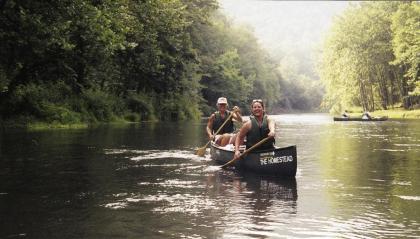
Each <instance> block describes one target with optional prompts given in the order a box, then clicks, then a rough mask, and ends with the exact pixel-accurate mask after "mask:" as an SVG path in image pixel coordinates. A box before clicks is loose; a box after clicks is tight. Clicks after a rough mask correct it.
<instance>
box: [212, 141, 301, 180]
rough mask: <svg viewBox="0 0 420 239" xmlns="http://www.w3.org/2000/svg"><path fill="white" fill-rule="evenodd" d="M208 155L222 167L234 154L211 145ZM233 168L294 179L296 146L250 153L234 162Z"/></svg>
mask: <svg viewBox="0 0 420 239" xmlns="http://www.w3.org/2000/svg"><path fill="white" fill-rule="evenodd" d="M210 154H211V158H212V159H213V161H215V162H216V163H217V164H220V165H223V164H225V163H227V162H228V161H230V160H231V159H232V158H233V155H234V152H233V151H232V150H227V149H224V148H221V147H218V146H217V145H215V144H212V145H211V149H210ZM233 166H235V168H237V169H238V170H246V171H250V172H254V173H257V174H262V175H272V176H279V177H295V176H296V169H297V153H296V146H289V147H285V148H275V149H274V150H264V151H256V152H251V153H249V154H248V155H246V156H245V157H243V158H241V159H239V160H237V161H235V163H234V164H233Z"/></svg>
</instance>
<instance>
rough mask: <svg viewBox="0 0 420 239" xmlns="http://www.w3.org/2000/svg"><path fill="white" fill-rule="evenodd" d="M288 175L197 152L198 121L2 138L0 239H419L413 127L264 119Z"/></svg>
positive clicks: (418, 127)
mask: <svg viewBox="0 0 420 239" xmlns="http://www.w3.org/2000/svg"><path fill="white" fill-rule="evenodd" d="M273 118H274V119H275V121H276V144H277V145H278V146H288V145H296V146H297V152H298V171H297V175H296V178H295V179H276V178H266V177H259V176H255V175H248V174H246V173H240V172H236V171H233V170H221V169H220V168H219V167H217V166H215V165H213V163H212V161H211V159H210V158H209V153H207V155H206V157H204V158H202V157H198V156H196V155H195V149H196V148H197V147H201V146H203V145H204V144H205V143H206V142H207V141H206V140H207V139H206V137H205V131H204V127H205V122H204V121H203V122H178V123H174V122H172V123H168V122H162V123H139V124H126V125H112V124H109V125H103V126H98V127H94V128H89V129H70V130H69V129H66V130H38V131H28V130H18V129H6V130H3V131H1V132H0V238H310V237H318V238H419V237H420V120H388V121H385V122H334V121H333V120H332V117H330V116H329V115H326V114H300V115H298V114H293V115H276V116H273Z"/></svg>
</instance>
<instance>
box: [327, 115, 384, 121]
mask: <svg viewBox="0 0 420 239" xmlns="http://www.w3.org/2000/svg"><path fill="white" fill-rule="evenodd" d="M385 120H388V117H387V116H383V117H374V118H371V119H362V118H361V117H360V118H359V117H347V118H346V117H334V121H385Z"/></svg>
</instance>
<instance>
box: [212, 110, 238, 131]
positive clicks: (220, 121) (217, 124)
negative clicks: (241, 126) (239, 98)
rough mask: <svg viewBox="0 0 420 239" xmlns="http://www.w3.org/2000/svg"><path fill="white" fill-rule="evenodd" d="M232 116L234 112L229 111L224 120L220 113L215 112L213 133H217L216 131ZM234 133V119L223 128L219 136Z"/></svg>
mask: <svg viewBox="0 0 420 239" xmlns="http://www.w3.org/2000/svg"><path fill="white" fill-rule="evenodd" d="M230 114H232V112H230V111H227V110H226V112H225V118H223V119H222V116H221V115H220V112H219V111H216V112H214V115H215V117H214V120H213V126H212V132H213V133H216V131H217V130H218V129H219V128H220V126H222V124H223V123H224V122H225V120H226V119H227V118H228V117H229V116H230ZM233 131H234V127H233V120H232V117H231V118H230V119H229V121H228V122H226V124H225V125H224V126H223V128H222V129H221V130H220V131H219V133H218V134H224V133H232V132H233Z"/></svg>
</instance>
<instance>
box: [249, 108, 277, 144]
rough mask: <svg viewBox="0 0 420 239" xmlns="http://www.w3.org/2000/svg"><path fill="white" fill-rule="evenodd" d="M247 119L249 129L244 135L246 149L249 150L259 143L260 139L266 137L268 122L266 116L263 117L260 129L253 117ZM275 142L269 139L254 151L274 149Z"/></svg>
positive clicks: (268, 130)
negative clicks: (249, 123)
mask: <svg viewBox="0 0 420 239" xmlns="http://www.w3.org/2000/svg"><path fill="white" fill-rule="evenodd" d="M249 119H250V120H251V129H250V130H249V131H248V133H247V135H246V148H247V149H249V148H250V147H252V146H253V145H255V144H256V143H258V142H260V141H261V140H262V139H264V138H266V137H267V136H268V133H269V132H270V129H269V128H268V120H267V115H264V116H263V121H262V124H261V127H260V126H259V124H258V121H257V119H256V118H255V117H254V116H250V117H249ZM274 143H275V140H274V138H273V139H269V140H267V141H266V142H265V143H263V144H262V145H260V146H259V147H257V148H256V149H255V150H264V149H272V148H274Z"/></svg>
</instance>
